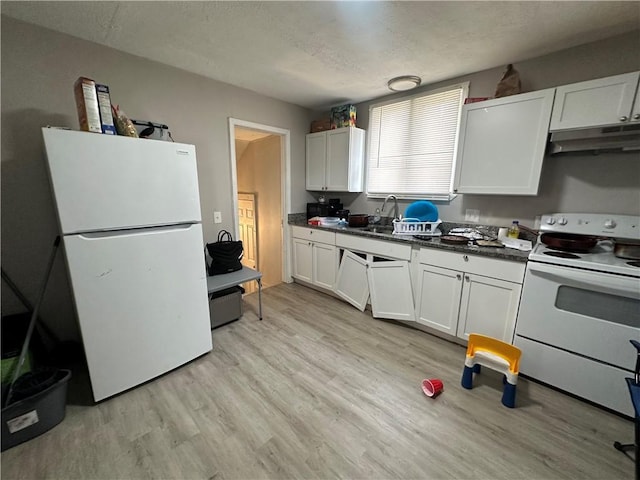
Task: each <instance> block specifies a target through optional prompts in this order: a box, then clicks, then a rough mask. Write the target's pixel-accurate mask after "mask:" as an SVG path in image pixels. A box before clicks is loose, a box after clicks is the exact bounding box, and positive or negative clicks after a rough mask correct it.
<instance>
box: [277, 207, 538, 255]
mask: <svg viewBox="0 0 640 480" xmlns="http://www.w3.org/2000/svg"><path fill="white" fill-rule="evenodd" d="M289 225H294V226H297V227H305V228H313V229H318V230H326V231H330V232H336V233H345V234H348V235H357V236H361V237H367V238H373V239H377V240H387V241H391V242H398V243H410V244H411V245H415V246H417V247H425V248H438V249H441V250H448V251H450V252H459V253H468V254H471V255H481V256H484V257H493V258H497V259H501V260H510V261H515V262H523V263H525V262H526V261H527V258H528V257H529V253H530V252H524V251H522V250H516V249H513V248H506V247H504V248H500V247H479V246H477V245H451V244H448V243H442V242H441V241H440V238H439V237H432V238H430V239H428V240H420V239H417V238H415V237H413V236H411V235H393V234H392V233H390V232H389V233H386V232H370V231H366V230H365V228H367V227H358V228H355V227H325V226H321V225H318V226H315V225H308V224H307V221H306V218H305V217H304V215H302V217H298V216H297V215H291V216H290V218H289ZM442 225H445V228H444V229H443V231H444V232H448V231H449V230H450V229H452V228H456V227H458V226H460V227H472V228H477V229H478V230H480V231H483V230H497V227H482V226H480V225H473V226H470V225H460V224H450V223H445V222H443V223H442V224H441V226H442ZM369 227H375V225H369ZM527 239H528V240H530V238H527ZM532 243H534V244H535V239H534V240H533V241H532Z"/></svg>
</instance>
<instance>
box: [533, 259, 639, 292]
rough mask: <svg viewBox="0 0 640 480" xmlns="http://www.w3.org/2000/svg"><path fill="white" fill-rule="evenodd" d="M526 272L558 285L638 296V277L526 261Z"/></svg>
mask: <svg viewBox="0 0 640 480" xmlns="http://www.w3.org/2000/svg"><path fill="white" fill-rule="evenodd" d="M527 272H531V274H532V275H535V276H538V277H542V278H546V279H548V280H550V281H552V282H554V283H556V284H558V285H568V286H575V287H580V288H585V289H588V290H593V291H596V292H602V293H610V294H612V295H620V296H623V297H630V298H640V279H638V278H633V277H626V276H623V275H614V274H607V273H602V272H594V271H590V270H580V269H577V268H571V267H558V266H556V265H548V264H546V263H534V262H528V263H527Z"/></svg>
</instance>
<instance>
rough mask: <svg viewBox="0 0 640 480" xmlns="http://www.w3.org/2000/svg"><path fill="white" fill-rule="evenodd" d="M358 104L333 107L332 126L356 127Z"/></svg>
mask: <svg viewBox="0 0 640 480" xmlns="http://www.w3.org/2000/svg"><path fill="white" fill-rule="evenodd" d="M355 126H356V106H355V105H350V104H346V105H340V106H338V107H333V108H332V109H331V128H332V129H333V128H342V127H355Z"/></svg>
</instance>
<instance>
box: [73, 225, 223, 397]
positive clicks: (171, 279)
mask: <svg viewBox="0 0 640 480" xmlns="http://www.w3.org/2000/svg"><path fill="white" fill-rule="evenodd" d="M64 246H65V253H66V257H67V262H68V266H69V276H70V279H71V284H72V287H73V295H74V300H75V304H76V310H77V313H78V321H79V324H80V332H81V335H82V341H83V345H84V350H85V354H86V358H87V364H88V367H89V376H90V379H91V386H92V389H93V396H94V399H95V400H96V401H98V400H102V399H104V398H106V397H109V396H111V395H115V394H116V393H119V392H122V391H124V390H127V389H129V388H131V387H134V386H136V385H139V384H141V383H143V382H146V381H147V380H150V379H152V378H154V377H156V376H158V375H160V374H162V373H165V372H167V371H169V370H171V369H173V368H176V367H178V366H180V365H182V364H184V363H186V362H188V361H190V360H193V359H194V358H196V357H198V356H200V355H202V354H204V353H206V352H208V351H210V350H211V348H212V343H211V326H210V323H209V307H208V301H207V282H206V271H205V263H204V258H203V253H202V227H201V226H200V224H193V225H187V226H180V227H165V228H154V229H140V230H126V231H123V232H119V233H117V234H106V233H92V234H85V235H72V236H65V237H64Z"/></svg>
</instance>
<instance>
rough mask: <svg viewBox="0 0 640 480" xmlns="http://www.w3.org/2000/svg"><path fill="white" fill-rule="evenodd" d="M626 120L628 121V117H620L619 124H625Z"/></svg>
mask: <svg viewBox="0 0 640 480" xmlns="http://www.w3.org/2000/svg"><path fill="white" fill-rule="evenodd" d="M627 120H629V117H627V116H626V115H623V116H621V117H620V121H621V122H626V121H627Z"/></svg>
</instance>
